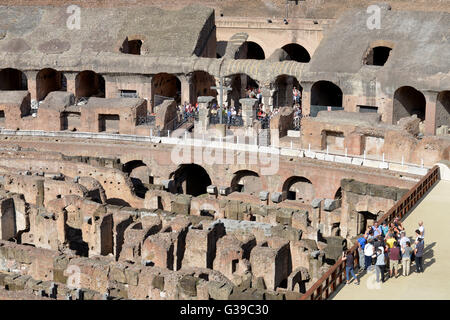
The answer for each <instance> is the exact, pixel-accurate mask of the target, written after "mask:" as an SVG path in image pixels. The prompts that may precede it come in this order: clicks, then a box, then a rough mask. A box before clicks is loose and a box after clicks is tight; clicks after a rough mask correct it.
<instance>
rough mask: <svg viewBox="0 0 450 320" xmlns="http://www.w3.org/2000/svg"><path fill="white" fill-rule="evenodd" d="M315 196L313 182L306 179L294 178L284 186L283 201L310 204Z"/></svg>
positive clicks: (288, 180)
mask: <svg viewBox="0 0 450 320" xmlns="http://www.w3.org/2000/svg"><path fill="white" fill-rule="evenodd" d="M314 195H315V192H314V187H313V185H312V182H311V181H310V180H309V179H307V178H305V177H299V176H293V177H290V178H289V179H287V180H286V181H285V182H284V184H283V199H286V200H299V201H303V202H309V201H311V200H313V199H314Z"/></svg>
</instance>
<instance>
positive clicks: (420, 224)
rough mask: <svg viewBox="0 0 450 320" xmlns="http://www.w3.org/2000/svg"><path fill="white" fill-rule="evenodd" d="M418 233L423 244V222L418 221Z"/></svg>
mask: <svg viewBox="0 0 450 320" xmlns="http://www.w3.org/2000/svg"><path fill="white" fill-rule="evenodd" d="M418 230H419V231H420V237H421V238H422V240H423V242H424V243H425V227H424V226H423V221H419V229H418Z"/></svg>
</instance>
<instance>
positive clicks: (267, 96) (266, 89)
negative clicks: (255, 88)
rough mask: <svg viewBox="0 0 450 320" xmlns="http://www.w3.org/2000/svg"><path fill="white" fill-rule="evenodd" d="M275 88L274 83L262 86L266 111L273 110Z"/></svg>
mask: <svg viewBox="0 0 450 320" xmlns="http://www.w3.org/2000/svg"><path fill="white" fill-rule="evenodd" d="M274 94H275V90H274V89H273V86H272V84H269V85H263V86H261V95H262V103H263V105H264V111H265V112H269V111H272V110H273V95H274Z"/></svg>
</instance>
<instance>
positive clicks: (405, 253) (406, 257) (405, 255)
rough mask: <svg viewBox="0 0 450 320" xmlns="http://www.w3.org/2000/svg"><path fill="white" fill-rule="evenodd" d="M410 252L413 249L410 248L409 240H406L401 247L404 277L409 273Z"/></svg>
mask: <svg viewBox="0 0 450 320" xmlns="http://www.w3.org/2000/svg"><path fill="white" fill-rule="evenodd" d="M412 252H413V249H412V248H411V242H409V241H406V244H405V247H402V271H403V276H404V277H407V276H408V275H409V271H410V267H411V254H412Z"/></svg>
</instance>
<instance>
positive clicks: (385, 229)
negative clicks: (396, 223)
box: [381, 221, 389, 237]
mask: <svg viewBox="0 0 450 320" xmlns="http://www.w3.org/2000/svg"><path fill="white" fill-rule="evenodd" d="M381 230H382V231H383V237H386V235H387V233H388V231H389V226H388V225H387V222H386V221H384V222H383V225H382V226H381Z"/></svg>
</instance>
